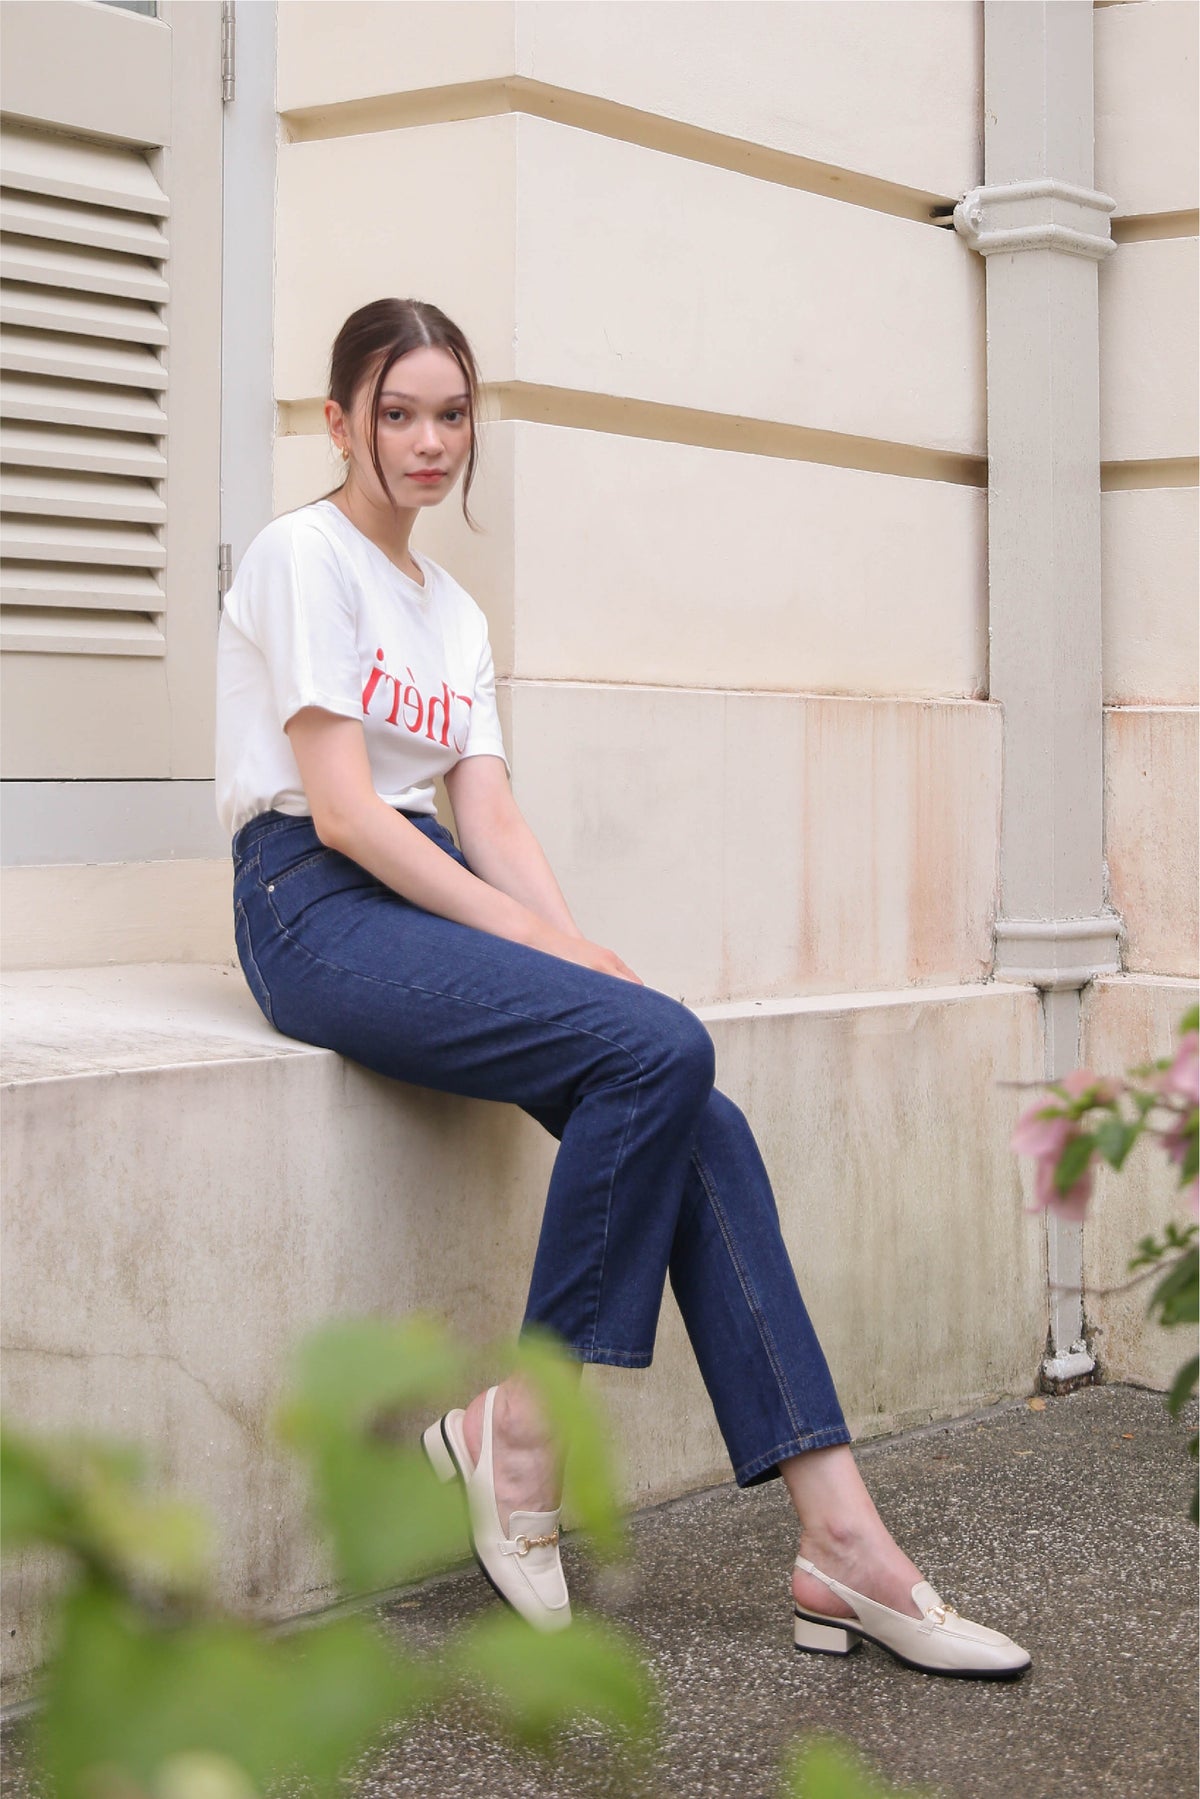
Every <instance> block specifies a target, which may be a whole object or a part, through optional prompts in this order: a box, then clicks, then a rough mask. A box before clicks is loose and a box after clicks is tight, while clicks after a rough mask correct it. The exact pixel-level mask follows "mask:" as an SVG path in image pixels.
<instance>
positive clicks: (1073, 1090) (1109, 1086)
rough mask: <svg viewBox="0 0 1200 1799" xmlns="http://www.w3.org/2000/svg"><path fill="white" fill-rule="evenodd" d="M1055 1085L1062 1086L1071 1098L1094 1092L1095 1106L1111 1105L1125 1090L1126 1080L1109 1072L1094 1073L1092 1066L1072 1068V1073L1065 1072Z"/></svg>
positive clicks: (1079, 1097)
mask: <svg viewBox="0 0 1200 1799" xmlns="http://www.w3.org/2000/svg"><path fill="white" fill-rule="evenodd" d="M1055 1085H1056V1086H1059V1087H1061V1088H1062V1089H1063V1091H1064V1092H1065V1093H1066V1094H1067V1095H1068V1096H1069V1097H1070V1098H1071V1099H1082V1098H1083V1096H1084V1094H1085V1093H1093V1094H1094V1097H1093V1099H1092V1104H1093V1105H1094V1106H1111V1105H1112V1103H1113V1101H1114V1100H1115V1099H1117V1098H1118V1097H1119V1095H1120V1094H1121V1093H1123V1092H1124V1090H1125V1083H1124V1081H1116V1080H1114V1079H1113V1078H1112V1076H1111V1075H1107V1074H1093V1073H1092V1071H1091V1069H1090V1068H1075V1069H1072V1071H1071V1073H1070V1074H1065V1075H1064V1076H1063V1078H1062V1080H1061V1081H1057V1082H1056V1083H1055Z"/></svg>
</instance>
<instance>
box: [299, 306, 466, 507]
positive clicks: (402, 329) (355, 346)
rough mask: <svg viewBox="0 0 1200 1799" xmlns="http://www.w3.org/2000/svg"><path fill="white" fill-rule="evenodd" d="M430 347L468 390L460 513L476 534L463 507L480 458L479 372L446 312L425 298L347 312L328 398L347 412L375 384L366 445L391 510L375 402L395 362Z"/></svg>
mask: <svg viewBox="0 0 1200 1799" xmlns="http://www.w3.org/2000/svg"><path fill="white" fill-rule="evenodd" d="M430 346H432V347H433V348H435V349H439V350H448V351H449V352H450V354H451V356H453V358H454V360H455V362H457V364H458V366H459V368H460V369H461V370H462V374H463V383H464V386H465V387H466V391H467V417H468V419H469V421H470V425H471V448H470V451H469V452H468V455H467V467H466V473H465V475H464V477H463V487H462V509H463V517H464V518H465V519H466V521H467V523H468V525H470V527H471V529H472V530H477V529H478V526H477V525H476V524H475V520H474V519H473V518H472V517H471V514H470V512H469V510H468V508H467V499H468V496H469V495H470V492H471V483H472V481H473V480H474V479H475V468H476V464H477V462H478V460H479V440H478V437H477V435H476V421H477V414H478V395H479V373H478V370H477V369H476V366H475V358H474V356H473V355H472V353H471V346H470V344H469V343H468V342H467V340H466V338H465V337H464V335H463V333H462V332H461V331H460V330H459V328H458V326H457V325H456V324H455V323H454V321H453V320H452V319H448V318H447V317H446V315H445V313H444V312H442V311H440V310H439V309H438V307H436V306H434V305H432V304H431V302H430V301H428V300H372V301H371V303H370V304H369V305H368V306H360V307H359V309H358V311H357V312H352V313H351V314H350V317H349V318H348V319H347V320H346V322H345V324H344V325H343V326H342V328H341V330H340V331H339V332H338V334H337V337H336V338H335V339H334V343H333V350H332V352H331V354H330V358H329V398H330V399H331V400H336V401H337V403H338V405H339V406H341V407H342V408H343V410H344V411H347V412H348V411H349V410H350V407H351V404H352V402H353V400H354V396H355V394H356V393H357V392H358V390H359V388H360V386H361V385H362V383H363V382H364V381H369V380H373V382H374V386H373V389H372V392H371V399H370V405H369V406H368V408H367V445H368V448H369V449H370V452H371V465H372V467H373V468H374V470H375V473H376V474H377V475H378V476H379V483H380V486H381V487H382V488H383V491H384V493H385V494H386V495H387V497H388V499H389V500H390V501H391V502H392V505H393V506H394V505H395V504H396V496H395V495H394V494H393V492H392V490H391V488H390V487H389V486H388V484H387V477H386V475H385V474H384V472H383V465H382V463H381V462H380V459H379V398H380V395H381V394H382V392H383V384H384V382H385V380H386V379H387V372H388V370H389V369H390V368H391V366H392V364H393V363H394V362H395V360H396V358H397V357H398V356H406V355H407V354H408V352H409V351H410V350H420V349H424V348H427V347H430ZM335 491H336V490H335Z"/></svg>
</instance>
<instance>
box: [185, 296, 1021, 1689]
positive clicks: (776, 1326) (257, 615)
mask: <svg viewBox="0 0 1200 1799" xmlns="http://www.w3.org/2000/svg"><path fill="white" fill-rule="evenodd" d="M477 385H478V384H477V376H476V369H475V364H474V361H473V358H472V355H471V351H470V349H469V347H468V345H467V343H466V341H465V339H464V337H463V335H462V333H461V332H460V331H459V330H458V328H457V327H456V326H455V325H454V324H452V323H451V321H450V320H449V319H447V318H446V317H445V315H444V314H442V313H441V312H439V311H438V309H437V308H436V307H434V306H431V305H428V304H425V303H422V302H418V301H412V300H380V301H377V302H375V303H374V304H372V305H369V306H365V307H363V308H361V309H360V310H359V311H358V312H355V313H354V314H353V315H352V316H351V317H350V318H349V319H348V320H347V321H346V323H345V325H344V326H343V327H342V330H341V332H340V333H339V334H338V337H337V340H336V342H335V344H334V347H333V355H332V362H331V370H330V383H329V398H328V400H327V401H326V404H325V417H326V421H327V424H328V428H329V432H330V435H331V437H332V440H333V443H334V445H335V446H336V448H337V449H338V451H339V452H340V453H341V455H342V457H343V459H344V461H345V463H346V478H345V482H344V484H343V485H342V486H340V487H339V488H337V489H336V490H335V491H334V492H333V493H331V494H329V495H327V496H326V497H325V498H324V499H322V500H319V501H317V502H315V503H314V504H313V505H311V506H307V507H302V508H300V509H299V510H298V511H296V512H293V513H290V514H288V515H286V516H284V517H282V518H278V519H276V520H275V521H274V522H273V523H272V524H270V525H268V526H267V527H266V529H265V530H264V531H262V532H261V533H260V534H259V536H258V537H257V538H256V539H255V541H254V543H253V544H252V545H251V547H250V549H249V550H248V551H247V553H246V556H245V558H244V559H243V562H242V565H241V568H240V569H239V572H238V576H237V579H236V580H235V582H234V583H233V586H232V588H231V589H230V592H229V594H228V596H227V600H226V606H225V613H224V618H223V620H222V625H221V640H220V655H219V672H220V678H219V688H220V692H219V706H218V758H217V761H218V767H217V781H218V802H219V805H220V810H221V815H222V818H223V820H224V823H225V824H226V826H227V828H228V829H229V831H230V833H231V835H232V836H233V853H234V862H235V887H234V901H235V925H236V936H237V946H238V954H239V956H240V959H241V963H242V967H243V969H244V970H245V974H246V979H247V981H248V982H249V985H250V987H251V990H252V992H253V993H254V996H255V998H256V1000H257V1001H258V1003H259V1005H260V1006H261V1008H262V1010H263V1012H264V1013H265V1015H266V1017H267V1018H268V1019H269V1020H270V1021H271V1022H272V1023H273V1024H274V1025H275V1026H276V1027H277V1028H278V1029H279V1030H281V1031H283V1032H285V1033H286V1034H287V1035H288V1036H292V1037H297V1038H300V1039H302V1040H303V1041H306V1042H309V1043H316V1044H321V1045H324V1046H326V1047H328V1048H330V1049H334V1050H337V1051H339V1052H340V1053H341V1054H343V1055H346V1056H349V1057H351V1058H352V1059H353V1060H355V1061H357V1062H361V1063H363V1064H364V1065H365V1066H367V1067H368V1068H373V1069H376V1070H378V1071H379V1072H381V1073H383V1074H388V1075H392V1076H394V1077H395V1078H397V1079H399V1080H406V1081H412V1082H415V1083H417V1084H419V1085H421V1086H424V1087H433V1088H440V1089H444V1090H446V1091H449V1092H453V1093H460V1094H466V1095H470V1096H473V1097H477V1098H483V1099H493V1100H507V1101H511V1102H512V1103H514V1104H516V1105H519V1106H521V1107H523V1108H524V1110H526V1111H527V1112H529V1113H531V1114H532V1115H533V1117H535V1118H537V1119H538V1120H539V1121H540V1122H541V1123H542V1124H543V1125H545V1127H546V1129H547V1130H549V1131H551V1132H552V1133H553V1134H554V1135H555V1136H556V1137H557V1138H558V1139H559V1140H560V1148H559V1152H558V1156H557V1159H556V1161H555V1165H554V1171H553V1175H552V1178H551V1182H550V1189H549V1193H548V1196H547V1201H546V1210H545V1216H544V1219H543V1224H542V1230H541V1235H540V1238H539V1242H538V1248H537V1254H536V1257H535V1261H534V1267H533V1275H532V1281H531V1286H530V1293H529V1300H528V1304H527V1308H526V1321H527V1323H536V1324H539V1325H542V1326H546V1327H548V1328H550V1329H551V1330H553V1331H555V1332H557V1334H558V1336H559V1337H560V1338H561V1339H562V1340H563V1342H564V1343H565V1344H566V1345H567V1347H568V1349H569V1350H570V1351H571V1352H572V1353H573V1355H574V1356H575V1357H577V1358H578V1360H579V1361H580V1362H581V1363H582V1362H606V1363H611V1364H616V1365H617V1366H620V1367H644V1366H645V1365H646V1364H647V1363H648V1362H649V1361H650V1356H651V1351H652V1348H653V1343H654V1332H655V1324H656V1321H657V1316H658V1310H659V1304H660V1301H661V1297H662V1291H663V1285H664V1282H665V1280H666V1278H667V1276H668V1274H669V1276H670V1279H671V1284H672V1287H673V1290H674V1293H675V1296H676V1299H677V1300H678V1303H679V1308H680V1311H681V1313H682V1315H683V1319H684V1322H685V1324H686V1326H687V1330H688V1333H689V1336H690V1338H691V1342H692V1345H693V1347H694V1349H695V1352H696V1356H697V1359H698V1361H699V1364H700V1368H701V1372H702V1374H703V1376H704V1380H705V1383H706V1385H707V1387H708V1390H709V1393H710V1395H711V1397H712V1401H713V1405H714V1408H715V1411H716V1415H717V1419H718V1422H719V1424H720V1427H721V1431H722V1434H723V1436H724V1439H725V1442H726V1445H727V1447H728V1450H729V1454H730V1459H731V1461H732V1464H733V1469H734V1473H735V1476H736V1478H737V1480H738V1482H739V1484H740V1485H742V1486H749V1485H752V1484H754V1483H755V1482H758V1481H761V1480H766V1479H770V1478H772V1477H773V1476H775V1475H779V1476H781V1477H782V1479H783V1481H784V1484H785V1486H786V1488H787V1491H788V1494H789V1497H790V1498H791V1501H792V1504H793V1506H794V1507H795V1510H796V1514H797V1517H798V1519H799V1521H800V1525H801V1528H802V1532H803V1543H804V1549H805V1555H804V1556H803V1557H797V1560H796V1564H795V1569H794V1571H793V1575H792V1590H793V1597H794V1601H795V1613H796V1619H795V1640H796V1643H797V1645H798V1647H800V1648H802V1649H811V1650H817V1651H824V1652H826V1653H831V1654H845V1653H846V1651H847V1650H848V1649H851V1648H853V1647H855V1646H856V1645H857V1643H858V1641H859V1639H860V1638H862V1637H867V1638H869V1639H871V1640H873V1641H875V1642H878V1643H880V1644H882V1645H883V1646H884V1647H886V1648H888V1649H889V1650H890V1651H891V1652H892V1653H893V1654H895V1655H897V1656H898V1657H899V1658H900V1659H901V1660H904V1661H907V1662H909V1663H911V1664H912V1665H914V1666H916V1667H919V1668H924V1669H927V1670H929V1671H930V1672H936V1673H952V1674H967V1675H979V1676H985V1677H986V1676H993V1677H994V1676H1004V1675H1012V1674H1017V1673H1020V1672H1021V1671H1022V1670H1023V1669H1024V1668H1026V1667H1027V1666H1028V1665H1029V1657H1028V1655H1027V1654H1026V1653H1025V1651H1024V1650H1022V1649H1020V1648H1018V1646H1017V1645H1016V1644H1014V1643H1012V1642H1010V1641H1009V1639H1008V1638H1007V1637H1004V1636H1001V1635H999V1634H998V1633H997V1632H994V1631H988V1630H984V1629H982V1628H981V1627H980V1626H977V1625H972V1624H969V1623H967V1622H966V1621H965V1620H962V1619H959V1618H958V1617H957V1616H956V1614H955V1613H954V1611H953V1608H950V1607H947V1606H944V1605H943V1603H942V1601H941V1600H940V1599H939V1597H938V1595H937V1593H936V1592H935V1591H934V1590H933V1588H932V1587H930V1586H929V1585H928V1584H927V1583H926V1582H925V1581H924V1579H923V1577H922V1575H921V1573H920V1571H919V1570H918V1569H917V1568H916V1567H915V1566H914V1565H913V1563H912V1562H911V1561H909V1559H908V1557H907V1556H905V1555H904V1553H903V1552H902V1551H901V1550H900V1549H899V1547H898V1546H897V1545H896V1543H894V1542H893V1540H892V1538H891V1536H890V1535H889V1534H888V1532H887V1530H886V1529H885V1527H884V1525H883V1523H882V1521H881V1520H880V1518H879V1515H878V1513H877V1512H876V1510H875V1508H874V1506H873V1504H872V1503H871V1500H870V1497H869V1495H868V1493H867V1491H866V1488H865V1486H864V1485H863V1482H862V1480H861V1478H860V1476H859V1473H858V1469H857V1466H856V1464H855V1461H854V1457H853V1455H852V1453H851V1451H850V1449H849V1447H848V1444H849V1440H850V1436H849V1431H848V1430H847V1428H846V1423H845V1420H844V1418H843V1416H842V1412H841V1408H840V1407H839V1405H838V1401H837V1397H836V1395H835V1393H834V1389H833V1385H832V1382H831V1380H830V1376H829V1371H828V1368H827V1366H826V1363H825V1359H824V1356H823V1355H822V1353H821V1349H820V1346H819V1344H818V1343H817V1340H816V1337H815V1335H814V1333H813V1330H812V1326H811V1324H810V1322H809V1319H808V1315H807V1313H806V1311H805V1309H804V1305H803V1302H802V1300H801V1298H800V1294H799V1291H798V1289H797V1286H796V1282H795V1277H794V1275H793V1272H792V1268H791V1265H790V1263H789V1260H788V1257H787V1253H786V1250H785V1248H784V1245H783V1240H782V1237H781V1235H780V1232H779V1225H778V1219H777V1215H776V1209H775V1202H774V1199H773V1197H772V1194H771V1189H770V1184H769V1182H768V1179H767V1175H766V1171H765V1169H764V1168H763V1164H762V1161H761V1158H760V1157H759V1154H758V1150H757V1148H756V1146H755V1143H754V1139H753V1137H752V1136H751V1133H750V1130H749V1127H748V1125H747V1124H746V1121H745V1119H744V1118H743V1117H742V1115H741V1113H740V1112H739V1111H738V1110H737V1108H736V1107H735V1106H733V1105H732V1104H731V1103H730V1101H729V1100H727V1099H725V1098H724V1097H723V1096H722V1095H721V1094H719V1093H717V1092H715V1091H714V1090H713V1085H712V1082H713V1048H712V1043H711V1041H710V1039H709V1037H708V1034H707V1032H706V1031H705V1030H704V1028H703V1026H702V1025H701V1024H700V1022H699V1020H698V1019H697V1018H696V1017H695V1016H694V1014H693V1013H691V1012H690V1011H688V1010H687V1008H686V1007H684V1006H682V1005H680V1004H678V1003H676V1002H675V1001H674V1000H671V999H668V998H667V997H666V996H665V995H664V994H661V993H658V992H655V991H654V990H653V989H651V988H648V987H646V986H644V985H643V984H642V982H641V981H640V980H639V978H638V976H637V975H636V974H634V973H633V971H632V970H631V969H629V968H627V967H626V965H625V963H624V962H623V961H622V960H621V958H620V957H619V956H618V955H616V954H615V952H614V951H612V950H610V949H605V948H602V947H601V946H600V945H598V944H595V943H591V942H589V941H588V939H587V938H585V937H584V936H583V934H582V933H581V932H580V930H579V928H578V927H577V925H576V924H575V921H574V919H573V918H572V916H571V913H570V910H569V909H568V906H567V903H566V901H565V900H564V898H563V895H562V893H561V892H560V890H559V888H558V885H557V883H556V881H555V879H554V876H553V874H552V873H551V871H550V868H549V865H548V864H547V862H546V858H545V856H544V855H543V854H542V851H541V849H540V848H539V846H538V844H537V842H536V840H535V838H534V836H533V834H532V832H531V831H530V829H529V827H528V825H527V824H526V823H525V821H524V819H523V818H522V816H521V814H520V812H519V810H518V808H517V805H516V803H515V801H514V799H513V797H512V793H511V791H510V788H509V784H508V776H507V762H506V759H505V754H504V744H503V740H502V737H501V733H500V728H499V724H498V721H497V717H496V706H495V692H494V677H493V670H492V659H491V652H490V650H489V647H488V638H487V628H486V624H485V621H484V618H483V614H482V613H481V612H480V610H479V608H478V607H477V606H476V605H475V603H474V601H473V600H471V599H470V598H469V596H468V595H467V594H466V593H464V592H463V590H462V589H461V588H460V587H459V586H458V585H457V583H456V582H455V581H453V579H452V578H451V577H450V576H449V575H448V574H447V573H446V571H445V570H444V569H442V568H440V567H439V566H438V565H437V564H436V563H433V562H431V561H430V560H429V559H428V558H427V557H424V556H420V555H418V554H417V553H416V552H415V551H414V550H413V549H412V547H411V542H410V539H411V535H412V530H413V526H414V525H415V523H416V520H417V517H418V515H419V514H420V513H421V512H422V511H423V510H424V509H425V508H426V507H429V506H436V505H438V504H439V503H440V502H441V501H442V500H443V499H445V497H446V495H447V494H448V493H449V492H450V490H451V489H452V488H453V486H454V485H455V483H456V481H457V480H458V478H459V476H460V475H464V474H465V479H464V486H463V509H464V512H466V503H467V495H468V492H469V489H470V485H471V480H472V477H473V475H474V472H475V462H476V454H477V440H476V402H477ZM468 517H469V514H468ZM438 776H443V777H444V779H445V783H446V788H447V791H448V793H449V796H450V801H451V804H452V806H453V809H454V819H455V824H456V827H457V830H458V839H459V843H458V846H457V847H456V845H455V842H454V839H453V838H452V837H451V835H450V833H449V831H447V830H446V829H445V828H444V827H443V826H442V825H441V824H440V823H439V822H438V820H437V817H436V812H435V804H434V797H433V783H434V780H435V779H436V778H437V777H438ZM425 1446H426V1449H427V1452H428V1453H429V1456H430V1459H431V1460H432V1462H433V1464H434V1466H435V1468H436V1469H437V1471H438V1472H439V1474H440V1475H441V1476H442V1477H443V1478H444V1479H446V1480H454V1479H458V1480H461V1481H462V1482H463V1484H464V1487H465V1489H466V1493H467V1498H468V1506H469V1514H470V1519H471V1529H472V1535H473V1539H474V1545H475V1550H476V1554H477V1557H478V1559H479V1562H480V1565H481V1567H482V1568H483V1571H484V1572H485V1574H486V1575H487V1577H488V1578H489V1580H490V1581H491V1582H492V1584H493V1585H494V1586H495V1587H496V1589H497V1590H498V1591H499V1592H500V1594H501V1595H502V1597H504V1598H505V1599H506V1600H507V1601H508V1602H509V1603H510V1604H512V1605H513V1606H515V1607H516V1609H517V1610H519V1611H520V1612H521V1613H522V1614H523V1615H524V1616H525V1617H527V1618H528V1619H529V1620H530V1622H531V1623H533V1624H534V1625H536V1626H537V1627H539V1628H542V1629H555V1628H558V1627H560V1626H562V1625H563V1624H565V1623H566V1622H567V1621H568V1620H569V1617H570V1609H569V1602H568V1598H567V1592H566V1586H565V1583H564V1580H563V1575H562V1567H561V1563H560V1561H559V1554H558V1491H557V1469H556V1465H555V1458H554V1455H553V1452H552V1450H551V1448H550V1446H549V1444H548V1443H547V1441H546V1439H545V1436H544V1434H543V1431H542V1429H541V1425H540V1422H539V1418H538V1414H537V1410H536V1406H535V1404H534V1401H533V1398H532V1396H531V1394H530V1393H529V1392H528V1391H527V1390H526V1389H525V1388H524V1387H523V1386H522V1384H521V1383H520V1382H519V1381H517V1380H515V1379H514V1380H509V1381H507V1382H505V1383H504V1384H503V1385H502V1386H500V1387H495V1388H491V1389H489V1391H488V1392H487V1393H485V1394H479V1395H477V1396H476V1397H475V1399H473V1400H472V1401H471V1403H470V1404H469V1405H468V1406H467V1407H466V1409H465V1411H454V1412H451V1413H448V1414H447V1416H446V1417H445V1418H443V1419H441V1420H439V1421H438V1423H437V1424H435V1425H432V1426H431V1427H430V1429H429V1430H428V1431H427V1432H426V1434H425Z"/></svg>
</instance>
